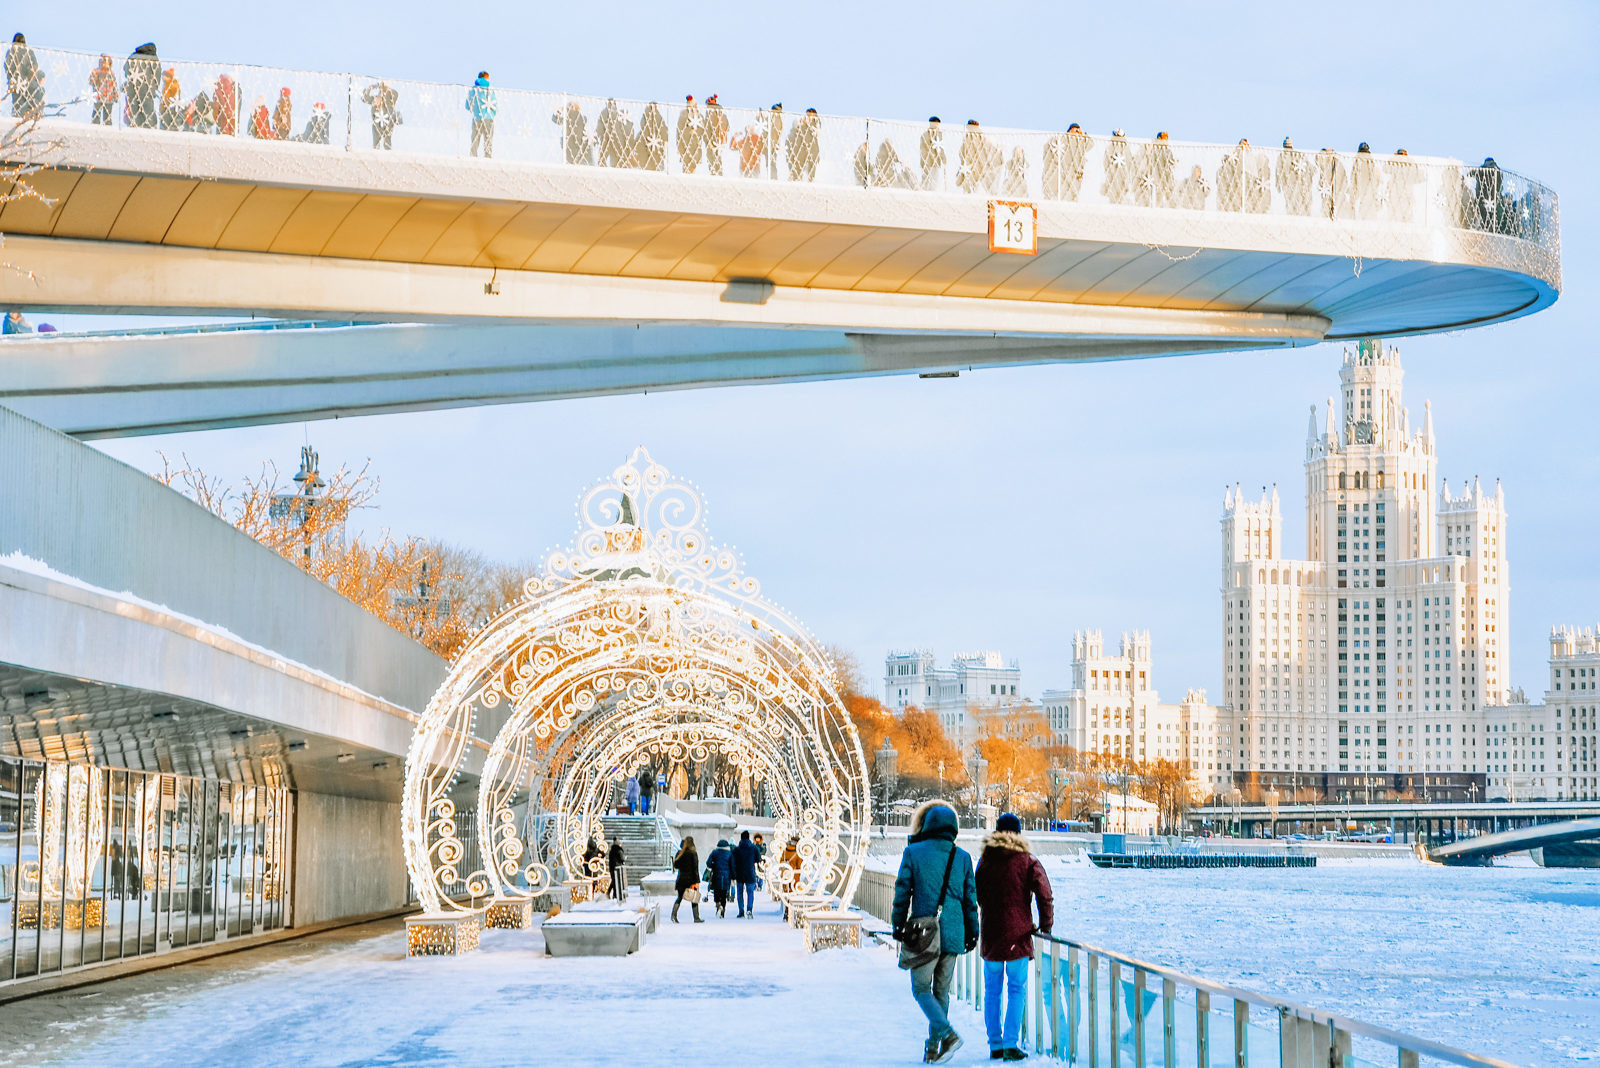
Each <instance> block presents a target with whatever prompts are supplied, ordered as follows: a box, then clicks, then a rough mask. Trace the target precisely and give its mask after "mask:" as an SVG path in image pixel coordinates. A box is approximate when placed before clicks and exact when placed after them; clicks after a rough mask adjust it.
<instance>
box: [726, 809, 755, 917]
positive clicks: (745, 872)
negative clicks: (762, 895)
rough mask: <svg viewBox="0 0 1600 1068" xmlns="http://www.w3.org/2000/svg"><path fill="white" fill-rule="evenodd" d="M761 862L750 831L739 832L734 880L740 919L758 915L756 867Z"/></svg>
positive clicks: (735, 847) (735, 854) (735, 853)
mask: <svg viewBox="0 0 1600 1068" xmlns="http://www.w3.org/2000/svg"><path fill="white" fill-rule="evenodd" d="M760 861H761V851H760V850H759V849H757V848H756V844H755V843H754V842H752V841H751V840H750V832H749V831H740V832H739V844H738V845H736V846H734V847H733V879H734V882H735V883H736V884H738V885H737V886H736V887H735V898H736V900H737V901H738V902H739V919H741V920H742V919H744V918H745V917H747V916H748V917H752V918H753V917H754V916H755V914H756V865H757V864H758V863H760Z"/></svg>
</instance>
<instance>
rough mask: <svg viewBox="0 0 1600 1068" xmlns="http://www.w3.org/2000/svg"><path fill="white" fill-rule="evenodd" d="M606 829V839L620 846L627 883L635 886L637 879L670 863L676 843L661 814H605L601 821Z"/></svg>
mask: <svg viewBox="0 0 1600 1068" xmlns="http://www.w3.org/2000/svg"><path fill="white" fill-rule="evenodd" d="M600 823H601V826H603V827H604V828H605V832H606V840H607V841H608V842H618V843H621V845H622V855H623V857H624V858H625V859H626V861H627V867H628V885H630V886H638V885H639V880H641V879H643V878H644V877H645V876H647V875H649V874H650V873H651V872H655V871H661V870H663V869H665V868H669V867H671V866H672V854H673V852H674V851H675V850H676V849H677V843H676V842H675V841H674V840H673V838H672V832H671V831H669V830H668V829H667V821H666V819H665V818H663V817H661V816H604V817H602V818H601V820H600Z"/></svg>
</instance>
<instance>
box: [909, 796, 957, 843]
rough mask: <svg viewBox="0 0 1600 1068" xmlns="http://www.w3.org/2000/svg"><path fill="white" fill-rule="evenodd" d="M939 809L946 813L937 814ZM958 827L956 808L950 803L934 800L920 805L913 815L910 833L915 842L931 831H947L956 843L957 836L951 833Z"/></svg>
mask: <svg viewBox="0 0 1600 1068" xmlns="http://www.w3.org/2000/svg"><path fill="white" fill-rule="evenodd" d="M938 809H943V810H944V811H943V812H937V811H936V810H938ZM930 815H932V816H933V819H932V821H931V823H930V821H929V818H928V817H929V816H930ZM958 826H959V825H958V824H957V822H956V809H955V806H954V805H952V804H951V803H950V802H948V801H944V800H941V799H939V798H934V799H933V800H931V801H924V802H923V803H922V804H920V805H918V806H917V810H916V811H915V812H913V813H912V814H911V828H910V831H911V838H912V839H913V840H915V839H916V837H917V835H920V834H924V833H926V832H929V831H945V832H946V833H948V834H949V837H950V838H951V840H952V841H954V839H955V835H954V834H953V833H950V832H953V831H955V830H956V829H957V827H958Z"/></svg>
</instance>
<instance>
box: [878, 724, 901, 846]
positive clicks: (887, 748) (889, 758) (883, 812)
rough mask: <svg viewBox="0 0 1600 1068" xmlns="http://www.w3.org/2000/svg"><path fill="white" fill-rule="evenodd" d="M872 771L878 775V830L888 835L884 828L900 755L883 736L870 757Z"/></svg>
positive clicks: (898, 768) (881, 833)
mask: <svg viewBox="0 0 1600 1068" xmlns="http://www.w3.org/2000/svg"><path fill="white" fill-rule="evenodd" d="M872 764H873V768H874V770H876V771H877V773H878V791H879V795H880V798H879V805H878V830H879V833H880V835H883V834H887V833H888V827H887V826H886V825H887V823H888V819H889V802H890V800H891V797H892V795H893V793H894V786H895V782H896V780H897V779H899V777H900V754H899V752H897V751H896V750H895V748H894V746H892V745H890V744H889V736H888V735H887V734H886V735H884V736H883V745H882V746H880V747H879V748H878V751H877V752H876V753H874V754H873V755H872Z"/></svg>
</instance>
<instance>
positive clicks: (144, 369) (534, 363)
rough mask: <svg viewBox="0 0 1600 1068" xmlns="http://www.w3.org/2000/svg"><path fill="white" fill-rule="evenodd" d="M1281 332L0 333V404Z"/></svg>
mask: <svg viewBox="0 0 1600 1068" xmlns="http://www.w3.org/2000/svg"><path fill="white" fill-rule="evenodd" d="M1282 333H1283V334H1287V335H1288V336H1282V335H1280V336H1279V337H1276V338H1268V337H1254V338H1251V337H1244V336H1241V337H1228V338H1215V337H1213V338H1194V337H1189V338H1177V337H1155V336H1152V337H1144V338H1139V339H1134V338H1123V339H1114V338H1109V337H1105V336H1080V337H1069V336H1061V337H1037V336H1036V337H994V336H992V335H991V336H983V337H973V336H965V335H962V336H949V335H929V334H854V333H849V332H845V331H840V330H817V329H778V328H770V327H769V328H757V327H709V326H681V325H658V324H646V323H638V324H628V325H616V324H613V325H579V326H574V325H566V324H548V325H540V326H506V325H492V326H485V325H461V326H444V325H399V324H396V325H347V326H336V327H330V326H321V327H315V328H313V326H312V324H305V325H304V326H302V327H299V328H280V329H272V330H258V329H248V328H237V329H201V330H195V331H189V332H184V331H174V330H166V331H160V332H153V333H151V334H148V335H140V334H138V332H132V333H128V334H120V335H110V336H105V335H88V336H79V337H74V336H71V335H61V336H55V337H52V336H50V335H36V336H33V337H28V338H13V339H10V340H8V342H7V343H6V344H5V345H3V346H0V383H3V385H0V404H3V405H5V406H6V407H9V408H11V409H13V410H15V411H17V412H20V413H21V414H23V415H26V416H28V417H29V418H32V419H37V420H38V421H40V422H42V423H45V424H46V425H48V426H52V427H55V428H56V429H58V430H61V431H63V432H65V433H68V434H72V435H74V436H76V437H78V438H83V439H91V438H106V437H119V436H128V435H135V434H156V433H169V432H174V431H183V430H208V429H216V428H220V427H233V426H247V425H253V424H262V423H277V422H291V421H299V420H305V419H326V418H333V417H338V416H354V415H374V414H379V413H385V412H405V411H420V410H426V409H438V408H458V407H466V406H470V405H479V404H502V403H515V402H521V401H544V400H562V399H570V398H577V397H596V396H605V395H610V394H622V393H639V392H648V391H652V390H665V389H689V388H696V387H702V386H712V385H724V386H731V385H749V384H758V383H778V382H805V381H818V380H824V379H837V378H853V377H863V376H871V375H885V374H900V373H919V372H920V373H935V374H947V373H951V372H959V371H962V370H967V369H971V368H980V367H1001V366H1015V365H1022V364H1038V363H1053V362H1062V361H1072V360H1106V359H1124V358H1130V357H1133V356H1161V355H1178V354H1184V353H1203V352H1216V351H1230V350H1238V349H1244V348H1260V347H1266V346H1273V345H1285V344H1295V343H1297V339H1296V338H1294V337H1293V334H1292V333H1291V332H1289V331H1283V332H1282ZM1298 343H1304V342H1298Z"/></svg>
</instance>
